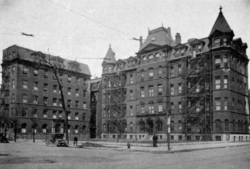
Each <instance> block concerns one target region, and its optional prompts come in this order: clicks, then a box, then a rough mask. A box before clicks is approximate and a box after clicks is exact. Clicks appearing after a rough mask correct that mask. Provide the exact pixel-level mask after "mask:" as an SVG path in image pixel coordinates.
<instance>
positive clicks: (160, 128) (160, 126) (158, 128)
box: [156, 119, 163, 132]
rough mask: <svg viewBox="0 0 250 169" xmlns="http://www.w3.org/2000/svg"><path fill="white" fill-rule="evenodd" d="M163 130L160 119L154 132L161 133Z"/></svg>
mask: <svg viewBox="0 0 250 169" xmlns="http://www.w3.org/2000/svg"><path fill="white" fill-rule="evenodd" d="M162 129H163V123H162V120H161V119H158V120H157V121H156V130H157V131H158V132H159V131H162Z"/></svg>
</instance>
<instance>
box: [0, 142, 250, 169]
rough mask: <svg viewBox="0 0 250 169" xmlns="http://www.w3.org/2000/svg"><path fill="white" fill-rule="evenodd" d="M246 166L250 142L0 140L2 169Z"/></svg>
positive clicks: (248, 160) (248, 164) (0, 166)
mask: <svg viewBox="0 0 250 169" xmlns="http://www.w3.org/2000/svg"><path fill="white" fill-rule="evenodd" d="M188 147H192V145H188ZM144 149H145V150H146V149H148V148H144ZM158 149H162V148H161V147H158ZM132 150H133V149H132ZM190 150H191V149H190ZM249 166H250V144H239V146H238V147H228V146H227V147H224V148H213V149H206V150H196V151H186V152H176V153H166V152H163V151H147V152H138V151H129V150H125V149H124V150H123V151H122V149H121V148H72V147H70V148H61V147H60V148H58V147H47V146H45V145H44V144H42V143H41V142H37V143H35V144H34V143H32V142H19V143H13V142H11V143H10V144H0V168H1V169H29V168H32V169H33V168H35V169H44V168H45V169H78V168H81V169H82V168H86V169H102V168H103V169H112V168H114V169H116V168H121V169H127V168H135V169H137V168H141V169H146V168H149V169H150V168H154V169H158V168H159V169H160V168H164V169H165V168H178V169H184V168H209V169H211V168H213V169H216V168H220V169H223V168H225V169H226V168H227V169H228V168H237V169H240V168H244V169H249Z"/></svg>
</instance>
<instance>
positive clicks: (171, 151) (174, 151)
mask: <svg viewBox="0 0 250 169" xmlns="http://www.w3.org/2000/svg"><path fill="white" fill-rule="evenodd" d="M248 145H249V144H244V145H231V146H230V145H229V146H219V147H204V148H194V149H183V150H170V151H168V150H166V151H157V150H156V151H150V150H132V149H130V150H128V149H116V151H129V152H147V153H155V154H165V153H168V154H172V153H182V152H192V151H199V150H209V149H210V150H212V149H219V148H231V147H243V146H248Z"/></svg>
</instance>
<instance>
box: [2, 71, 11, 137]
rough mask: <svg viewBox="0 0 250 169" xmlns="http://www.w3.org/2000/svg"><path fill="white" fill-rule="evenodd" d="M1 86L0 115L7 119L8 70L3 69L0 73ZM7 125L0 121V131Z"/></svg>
mask: <svg viewBox="0 0 250 169" xmlns="http://www.w3.org/2000/svg"><path fill="white" fill-rule="evenodd" d="M2 80H3V82H2V86H1V91H0V97H1V98H0V115H1V116H3V117H9V95H10V94H9V93H10V90H9V88H10V86H9V84H10V72H9V71H8V69H4V68H3V72H2ZM5 125H7V124H5V122H4V121H1V127H0V128H1V131H0V132H3V131H2V130H3V129H4V128H6V127H7V126H5Z"/></svg>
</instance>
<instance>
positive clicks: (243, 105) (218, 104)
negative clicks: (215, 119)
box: [215, 97, 246, 111]
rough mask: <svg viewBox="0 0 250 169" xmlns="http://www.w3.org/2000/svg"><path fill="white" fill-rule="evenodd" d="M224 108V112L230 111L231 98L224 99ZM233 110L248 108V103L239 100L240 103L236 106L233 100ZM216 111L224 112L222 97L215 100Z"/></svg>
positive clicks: (233, 99)
mask: <svg viewBox="0 0 250 169" xmlns="http://www.w3.org/2000/svg"><path fill="white" fill-rule="evenodd" d="M223 103H224V108H223V110H228V109H229V98H228V97H224V102H223ZM230 105H231V108H232V110H234V109H237V108H239V109H245V108H246V101H245V100H243V101H242V100H238V103H237V104H236V101H235V98H232V102H231V104H230ZM215 110H218V111H219V110H222V100H221V98H220V97H216V98H215Z"/></svg>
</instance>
